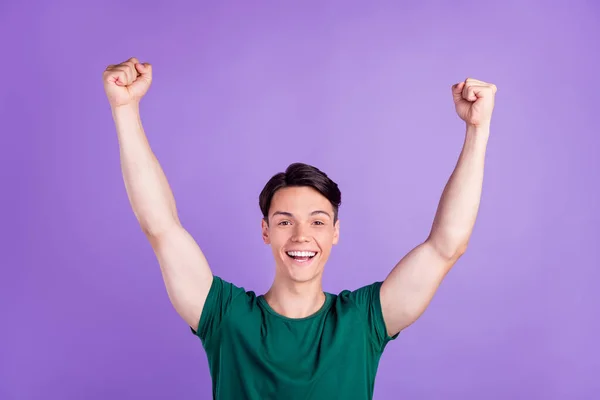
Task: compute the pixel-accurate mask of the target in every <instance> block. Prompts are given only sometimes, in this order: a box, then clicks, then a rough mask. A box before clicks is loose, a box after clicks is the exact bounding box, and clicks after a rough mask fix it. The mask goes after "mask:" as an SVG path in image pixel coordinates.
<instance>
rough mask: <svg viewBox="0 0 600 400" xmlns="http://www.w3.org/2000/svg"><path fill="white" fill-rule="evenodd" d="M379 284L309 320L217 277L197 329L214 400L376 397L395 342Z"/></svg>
mask: <svg viewBox="0 0 600 400" xmlns="http://www.w3.org/2000/svg"><path fill="white" fill-rule="evenodd" d="M380 287H381V282H375V283H373V284H371V285H367V286H364V287H362V288H359V289H357V290H355V291H348V290H344V291H342V292H341V293H339V294H338V295H335V294H331V293H326V301H325V304H324V305H323V306H322V307H321V309H320V310H319V311H317V312H316V313H314V314H313V315H311V316H308V317H306V318H299V319H292V318H287V317H284V316H282V315H280V314H277V313H276V312H275V311H274V310H273V309H272V308H271V307H270V306H269V305H268V304H267V302H266V300H265V299H264V297H263V296H262V295H261V296H257V295H255V293H254V292H251V291H246V290H245V289H244V288H240V287H237V286H235V285H233V284H231V283H229V282H226V281H224V280H223V279H221V278H219V277H217V276H215V277H214V279H213V283H212V285H211V288H210V291H209V293H208V296H207V298H206V303H205V305H204V309H203V311H202V316H201V318H200V323H199V325H198V329H197V330H192V332H194V333H195V334H196V335H197V336H198V337H199V338H200V339H201V341H202V345H203V347H204V349H205V351H206V355H207V358H208V363H209V369H210V373H211V377H212V385H213V387H212V392H213V398H214V399H225V400H244V399H248V400H270V399H277V400H281V399H283V400H297V399H302V400H305V399H357V400H359V399H360V400H363V399H365V400H366V399H372V397H373V388H374V383H375V375H376V373H377V367H378V365H379V359H380V357H381V354H382V353H383V350H384V348H385V347H386V345H387V343H388V342H389V341H391V340H393V339H395V338H396V337H397V336H398V335H395V336H393V337H390V336H389V335H388V334H387V332H386V329H385V324H384V321H383V315H382V312H381V304H380V300H379V289H380Z"/></svg>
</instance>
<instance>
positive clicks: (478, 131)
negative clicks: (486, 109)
mask: <svg viewBox="0 0 600 400" xmlns="http://www.w3.org/2000/svg"><path fill="white" fill-rule="evenodd" d="M466 133H467V135H468V136H477V137H487V136H489V135H490V123H489V122H486V123H483V124H477V125H472V124H467V125H466Z"/></svg>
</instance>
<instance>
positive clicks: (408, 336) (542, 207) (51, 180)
mask: <svg viewBox="0 0 600 400" xmlns="http://www.w3.org/2000/svg"><path fill="white" fill-rule="evenodd" d="M599 20H600V7H599V6H598V5H597V4H596V3H594V2H592V1H570V2H566V1H559V2H556V3H554V4H553V5H549V3H546V4H545V5H544V4H542V2H532V1H523V2H521V1H519V2H517V1H508V2H496V1H476V2H475V1H453V2H441V1H418V2H417V1H403V2H399V1H398V2H372V3H370V4H369V3H367V2H341V1H327V2H316V1H303V2H275V1H258V2H252V3H250V2H241V1H238V2H207V1H185V2H184V1H169V2H156V3H153V2H142V1H128V2H117V1H114V0H110V1H104V2H98V1H94V2H82V1H81V2H77V1H74V0H68V1H67V0H64V1H52V2H50V1H48V2H42V1H37V2H16V1H12V2H2V3H1V4H0V44H1V45H2V46H1V48H2V53H1V54H2V63H1V66H0V73H1V75H0V76H2V85H1V86H0V94H1V97H0V132H1V142H0V152H1V154H0V155H1V158H0V163H1V165H0V167H1V168H0V170H1V171H2V172H1V173H2V186H1V187H2V197H1V199H2V200H1V201H2V204H1V211H2V218H1V220H2V222H1V223H0V225H1V226H2V230H1V232H2V237H1V241H0V247H1V254H2V257H1V258H0V260H1V261H0V263H1V275H0V276H1V278H0V296H1V298H0V315H1V321H2V328H1V330H0V398H1V399H10V400H12V399H19V400H22V399H27V400H29V399H31V400H33V399H61V400H67V399H86V400H100V399H142V398H144V399H209V398H210V393H211V385H210V379H209V372H208V368H207V362H206V358H205V355H204V352H203V350H202V347H201V344H200V341H199V340H198V339H197V338H195V337H194V336H192V335H191V333H190V332H189V329H188V328H187V326H186V325H185V323H184V322H183V321H182V320H181V319H180V318H179V317H178V316H177V314H176V313H175V311H174V309H173V308H172V306H171V304H170V303H169V301H168V298H167V294H166V291H165V290H164V286H163V282H162V278H161V275H160V271H159V268H158V264H157V262H156V259H155V257H154V254H153V252H152V250H151V248H150V246H149V244H148V243H147V242H146V240H145V238H144V236H143V235H142V233H141V231H140V228H139V226H138V224H137V222H136V220H135V217H134V215H133V213H132V211H131V208H130V205H129V203H128V200H127V195H126V192H125V189H124V185H123V181H122V177H121V171H120V165H119V149H118V144H117V140H116V134H115V130H114V125H113V121H112V118H111V114H110V110H109V107H108V103H107V101H106V98H105V95H104V92H103V88H102V81H101V76H102V71H103V70H104V68H105V67H106V65H108V64H113V63H117V62H121V61H124V60H125V59H127V58H129V57H131V56H136V57H138V58H140V59H141V60H143V61H147V62H151V63H152V64H153V66H154V82H153V85H152V88H151V89H150V92H149V93H148V95H147V96H146V98H145V99H144V100H143V102H142V107H141V110H142V118H143V122H144V126H145V129H146V132H147V135H148V138H149V140H150V143H151V145H152V147H153V149H154V151H155V153H156V154H157V156H158V158H159V160H160V162H161V164H162V166H163V168H164V170H165V172H166V174H167V176H168V178H169V181H170V183H171V186H172V189H173V190H174V193H175V196H176V199H177V204H178V209H179V212H180V215H181V219H182V221H183V223H184V225H185V226H186V227H187V228H188V230H189V231H190V233H191V234H192V235H193V236H194V237H195V238H196V240H197V241H198V242H199V244H200V245H201V247H202V249H203V250H204V252H205V253H206V255H207V257H208V259H209V261H210V263H211V265H212V268H213V270H214V272H215V273H216V274H218V275H220V276H222V277H224V278H226V279H229V280H232V281H233V282H234V283H236V284H238V285H240V286H244V287H245V288H247V289H251V290H255V291H257V292H259V293H261V292H264V291H265V290H267V289H268V286H269V284H270V283H271V279H272V277H273V261H272V256H271V253H270V249H269V248H268V247H266V246H265V245H263V244H262V242H261V237H260V212H259V209H258V194H259V192H260V190H261V188H262V186H263V185H264V184H265V182H266V181H267V180H268V178H269V177H270V176H271V175H273V174H274V173H276V172H279V171H281V170H283V169H284V168H285V167H286V166H287V165H288V164H289V163H291V162H295V161H303V162H307V163H311V164H314V165H316V166H318V167H319V168H321V169H323V170H324V171H325V172H327V173H328V174H329V175H330V176H331V177H332V178H333V179H334V180H336V181H337V182H338V183H339V185H340V186H341V189H342V196H343V204H342V207H341V210H340V218H341V241H340V244H339V245H338V246H337V247H336V248H335V249H334V251H333V254H332V258H331V260H330V262H329V264H328V266H327V270H326V275H325V278H324V279H325V288H326V289H327V290H328V291H330V292H338V291H340V290H342V289H354V288H357V287H359V286H362V285H363V284H367V283H371V282H372V281H374V280H380V279H383V278H385V276H386V275H387V273H388V272H389V271H390V269H391V268H392V267H393V265H394V264H395V263H396V262H397V261H398V260H399V259H400V257H402V256H403V255H404V254H405V253H406V252H408V251H409V250H410V249H411V248H412V247H414V246H416V245H417V244H418V243H420V241H422V240H423V239H424V238H425V237H426V235H427V234H428V232H429V229H430V226H431V222H432V219H433V216H434V214H435V211H436V207H437V204H438V201H439V196H440V195H441V192H442V190H443V187H444V185H445V183H446V181H447V179H448V178H449V176H450V174H451V172H452V170H453V168H454V166H455V163H456V160H457V157H458V155H459V152H460V149H461V145H462V141H463V137H464V124H463V123H462V121H460V120H459V119H458V117H457V116H456V114H455V111H454V108H453V104H452V97H451V94H450V86H451V85H452V84H453V83H455V82H457V81H460V80H463V79H465V78H466V77H475V78H477V79H482V80H484V81H489V82H493V83H495V84H496V85H497V86H498V93H497V97H496V109H495V112H494V119H493V123H492V136H491V139H490V142H489V149H488V154H487V161H486V171H485V183H484V190H483V198H482V203H481V209H480V213H479V216H478V220H477V224H476V227H475V231H474V233H473V237H472V240H471V242H470V246H469V249H468V251H467V253H466V254H465V256H464V257H463V258H462V259H461V260H460V261H459V263H458V264H457V265H456V266H455V268H454V269H453V270H452V271H451V273H450V274H449V275H448V277H447V279H446V280H445V281H444V283H443V285H442V286H441V288H440V289H439V292H438V293H437V295H436V296H435V298H434V300H433V302H432V303H431V305H430V307H429V309H428V310H427V312H426V313H425V314H424V315H423V317H422V318H421V319H420V320H419V321H418V322H417V323H416V324H414V325H413V326H411V327H409V328H408V329H407V330H406V331H404V332H403V333H402V334H401V335H400V337H399V338H398V340H396V341H395V342H393V343H392V344H391V345H390V346H389V347H388V349H387V351H386V353H385V354H384V356H383V359H382V361H381V365H380V369H379V374H378V378H377V381H376V386H375V398H376V399H440V398H444V399H461V400H464V399H488V400H493V399H509V398H510V399H568V400H575V399H593V398H596V399H597V398H598V396H599V394H598V392H599V391H600V381H599V380H598V376H599V375H600V362H599V360H600V350H599V345H598V336H599V335H600V322H599V315H600V307H599V306H600V293H599V291H598V289H597V286H598V281H600V250H599V249H598V244H599V243H600V240H599V238H600V235H599V233H598V227H599V226H600V212H599V211H598V206H599V205H600V190H599V182H600V177H599V175H600V161H599V157H598V154H599V151H598V150H599V147H600V146H599V145H600V140H599V138H598V136H599V133H600V123H599V122H598V117H597V115H598V114H597V112H598V108H599V106H600V101H599V99H598V92H599V90H600V84H599V82H600V80H599V79H598V76H597V71H598V70H599V68H598V58H599V55H600V45H599V42H600V27H599V26H600V24H599V23H598V21H599ZM340 368H343V366H340Z"/></svg>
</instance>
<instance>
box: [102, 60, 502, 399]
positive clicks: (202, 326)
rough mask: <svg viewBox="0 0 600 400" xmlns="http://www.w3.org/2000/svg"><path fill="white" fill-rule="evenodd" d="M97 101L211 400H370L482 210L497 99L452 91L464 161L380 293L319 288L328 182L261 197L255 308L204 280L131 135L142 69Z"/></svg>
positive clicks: (305, 170) (489, 93)
mask: <svg viewBox="0 0 600 400" xmlns="http://www.w3.org/2000/svg"><path fill="white" fill-rule="evenodd" d="M103 79H104V87H105V91H106V94H107V97H108V100H109V102H110V106H111V109H112V115H113V118H114V121H115V125H116V130H117V133H118V141H119V146H120V154H121V165H122V171H123V177H124V182H125V187H126V190H127V194H128V196H129V200H130V203H131V206H132V208H133V212H134V213H135V215H136V217H137V219H138V221H139V223H140V226H141V228H142V230H143V232H144V233H145V235H146V236H147V238H148V240H149V241H150V243H151V245H152V248H153V249H154V252H155V254H156V257H157V259H158V262H159V264H160V268H161V271H162V276H163V278H164V282H165V286H166V290H167V293H168V295H169V298H170V300H171V302H172V304H173V306H174V307H175V309H176V311H177V312H178V314H179V315H180V316H181V318H183V320H184V321H185V322H186V323H187V324H188V325H189V326H190V327H191V329H192V332H193V333H194V334H196V335H198V337H199V338H200V340H201V341H202V344H203V346H204V349H205V351H206V354H207V357H208V361H209V366H210V372H211V376H212V382H213V397H214V398H215V399H236V400H239V399H261V400H265V399H286V400H293V399H330V398H335V399H371V398H372V396H373V388H374V381H375V375H376V372H377V366H378V363H379V359H380V356H381V354H382V353H383V351H384V349H385V347H386V345H387V344H388V343H389V342H390V341H391V340H393V339H395V338H396V337H397V336H398V334H399V333H400V331H401V330H402V329H404V328H406V327H407V326H409V325H410V324H412V323H413V322H414V321H415V320H416V319H417V318H419V316H420V315H421V314H422V313H423V312H424V310H425V308H426V307H427V306H428V304H429V303H430V301H431V299H432V297H433V296H434V293H435V292H436V290H437V288H438V286H439V285H440V283H441V281H442V280H443V278H444V277H445V275H446V274H447V273H448V271H449V270H450V269H451V267H452V266H453V265H454V264H455V263H456V262H457V260H458V259H459V258H460V257H461V255H462V254H463V253H464V252H465V250H466V248H467V244H468V242H469V237H470V235H471V232H472V229H473V225H474V223H475V219H476V215H477V212H478V208H479V201H480V196H481V190H482V180H483V171H484V157H485V152H486V147H487V142H488V138H489V134H490V121H491V116H492V110H493V108H494V96H495V93H496V87H495V86H494V85H492V84H488V83H485V82H482V81H478V80H475V79H467V80H466V81H464V82H460V83H457V84H455V85H453V86H452V95H453V98H454V104H455V107H456V111H457V113H458V115H459V116H460V118H462V119H463V120H464V121H465V123H466V135H465V141H464V147H463V150H462V153H461V155H460V158H459V160H458V164H457V166H456V169H455V170H454V173H453V174H452V176H451V177H450V179H449V181H448V184H447V186H446V188H445V190H444V192H443V195H442V198H441V201H440V204H439V208H438V211H437V213H436V216H435V219H434V222H433V227H432V229H431V232H430V234H429V236H428V237H427V238H426V239H425V240H424V241H423V243H422V244H420V245H419V246H417V247H416V248H414V249H413V250H412V251H410V252H409V253H408V254H407V255H405V256H404V257H403V258H401V259H400V261H399V262H398V264H397V265H395V266H394V267H393V268H392V269H391V272H390V273H389V275H388V276H387V277H386V279H385V280H384V281H383V282H375V283H372V284H369V285H366V286H364V287H361V288H359V289H356V290H353V291H350V290H345V291H342V292H341V293H339V294H337V295H334V294H331V293H327V292H324V291H323V289H322V286H321V277H322V273H323V269H324V267H325V264H326V262H327V259H328V257H329V253H330V251H331V248H332V246H333V245H334V244H336V243H337V241H338V236H339V229H340V226H339V219H338V207H339V205H340V203H341V194H340V191H339V189H338V187H337V185H336V184H335V182H333V181H332V180H331V179H330V178H329V177H328V176H327V175H326V174H324V173H323V172H321V171H319V170H318V169H317V168H315V167H312V166H309V165H305V164H300V163H298V164H292V165H290V166H289V167H288V169H287V170H286V172H285V173H279V174H276V175H275V176H273V177H272V178H271V180H269V182H268V183H267V184H266V186H265V187H264V189H263V191H262V192H261V194H260V198H259V205H260V208H261V211H262V212H263V221H262V237H263V240H264V242H265V243H266V244H268V245H270V246H271V249H272V252H273V256H274V259H275V267H276V274H275V279H274V281H273V283H272V286H271V287H270V289H269V290H268V291H267V293H265V294H264V295H256V294H255V293H254V292H251V291H246V290H244V289H243V288H241V287H238V286H235V285H234V284H232V283H230V282H226V281H224V280H223V279H221V278H219V277H218V276H214V275H213V274H212V271H211V269H210V267H209V265H208V262H207V260H206V259H205V257H204V255H203V253H202V251H201V250H200V248H199V247H198V245H197V244H196V243H195V241H194V240H193V238H192V237H191V236H190V235H189V234H188V232H187V231H186V230H185V228H184V227H183V226H182V224H181V222H180V221H179V219H178V214H177V210H176V206H175V200H174V198H173V194H172V192H171V190H170V188H169V185H168V182H167V179H166V177H165V175H164V174H163V171H162V169H161V167H160V165H159V163H158V161H157V159H156V158H155V156H154V154H153V152H152V150H151V148H150V146H149V144H148V141H147V139H146V136H145V134H144V130H143V127H142V123H141V120H140V114H139V103H140V99H141V98H142V97H143V96H144V94H145V93H146V92H147V90H148V88H149V87H150V83H151V81H152V67H151V66H150V65H149V64H142V63H140V62H139V61H138V60H137V59H135V58H131V59H129V60H127V61H125V62H123V63H121V64H118V65H111V66H109V67H108V68H107V69H106V71H105V72H104V75H103Z"/></svg>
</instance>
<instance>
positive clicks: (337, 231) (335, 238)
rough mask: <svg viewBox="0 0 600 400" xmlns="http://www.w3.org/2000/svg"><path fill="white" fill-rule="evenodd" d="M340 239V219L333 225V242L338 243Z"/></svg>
mask: <svg viewBox="0 0 600 400" xmlns="http://www.w3.org/2000/svg"><path fill="white" fill-rule="evenodd" d="M339 240H340V220H339V219H338V220H337V221H335V225H334V226H333V244H338V241H339Z"/></svg>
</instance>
